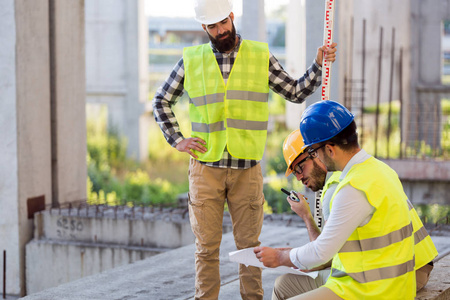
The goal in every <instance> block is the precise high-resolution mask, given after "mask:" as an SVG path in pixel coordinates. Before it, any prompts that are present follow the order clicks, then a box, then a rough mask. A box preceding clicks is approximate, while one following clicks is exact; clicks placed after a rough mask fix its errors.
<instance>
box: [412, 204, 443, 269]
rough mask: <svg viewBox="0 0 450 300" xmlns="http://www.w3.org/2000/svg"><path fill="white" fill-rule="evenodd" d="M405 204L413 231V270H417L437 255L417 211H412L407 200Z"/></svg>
mask: <svg viewBox="0 0 450 300" xmlns="http://www.w3.org/2000/svg"><path fill="white" fill-rule="evenodd" d="M407 202H408V207H409V214H410V216H411V220H412V224H413V230H414V252H415V255H416V264H415V268H416V270H417V269H420V268H422V267H423V266H425V265H426V264H427V263H429V262H430V261H432V260H433V259H434V258H435V257H436V256H437V255H438V252H437V250H436V247H435V246H434V243H433V240H432V239H431V237H430V235H429V234H428V231H427V230H426V229H425V226H423V223H422V221H421V220H420V218H419V215H418V214H417V211H416V210H415V209H414V206H413V205H412V203H411V202H410V201H409V200H407Z"/></svg>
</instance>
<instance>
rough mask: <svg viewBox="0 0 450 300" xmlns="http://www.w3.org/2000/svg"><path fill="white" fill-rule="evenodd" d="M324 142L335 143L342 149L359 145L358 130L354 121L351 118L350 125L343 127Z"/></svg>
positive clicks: (348, 149) (349, 148)
mask: <svg viewBox="0 0 450 300" xmlns="http://www.w3.org/2000/svg"><path fill="white" fill-rule="evenodd" d="M324 143H325V144H336V145H338V146H339V148H341V149H342V150H343V151H350V150H352V149H354V148H357V147H359V143H358V132H357V131H356V123H355V120H353V121H352V122H351V123H350V125H348V126H347V127H345V128H344V130H342V131H341V132H339V133H338V134H337V135H335V136H334V137H332V138H331V139H329V140H327V141H325V142H324Z"/></svg>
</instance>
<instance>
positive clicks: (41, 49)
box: [0, 0, 51, 295]
mask: <svg viewBox="0 0 450 300" xmlns="http://www.w3.org/2000/svg"><path fill="white" fill-rule="evenodd" d="M48 12H49V10H48V0H37V1H13V0H7V1H3V2H2V5H1V6H0V15H1V16H2V17H1V18H0V40H1V41H2V47H1V49H0V99H1V100H0V128H2V130H0V153H2V155H1V156H0V165H1V166H2V167H1V168H0V182H1V183H0V203H1V207H2V209H1V210H0V251H1V252H2V257H3V250H6V256H7V261H6V264H7V273H6V292H7V293H8V294H15V295H24V292H25V281H24V277H25V275H24V274H25V255H24V254H25V253H24V252H25V244H26V243H27V242H28V241H29V240H30V239H31V237H32V220H30V219H28V216H27V199H28V198H33V197H36V196H45V202H46V203H47V204H49V203H50V202H51V156H50V153H51V151H50V149H51V148H50V145H51V143H50V101H49V100H50V89H49V86H50V84H49V81H50V77H49V39H48V33H49V27H48ZM2 265H3V263H2Z"/></svg>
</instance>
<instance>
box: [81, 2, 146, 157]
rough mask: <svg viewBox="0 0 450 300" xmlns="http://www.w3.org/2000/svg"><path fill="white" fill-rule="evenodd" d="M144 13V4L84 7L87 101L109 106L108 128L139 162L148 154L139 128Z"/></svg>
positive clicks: (143, 98) (143, 86)
mask: <svg viewBox="0 0 450 300" xmlns="http://www.w3.org/2000/svg"><path fill="white" fill-rule="evenodd" d="M144 12H145V10H144V0H139V1H126V0H113V1H102V0H92V1H86V28H87V30H86V86H87V93H86V94H87V96H86V101H87V102H88V103H97V104H106V105H107V106H108V126H109V128H114V129H116V130H117V131H118V133H119V134H121V135H123V136H124V137H126V139H127V141H128V149H127V155H128V156H129V157H131V158H134V159H138V160H144V159H145V158H146V156H147V149H148V148H147V143H148V136H147V132H142V131H145V128H146V127H143V128H142V129H141V128H140V125H139V122H140V118H141V116H142V114H143V113H144V108H145V106H144V105H143V103H144V102H146V101H147V100H148V99H147V95H148V80H147V77H148V75H147V71H148V55H147V49H148V42H147V41H148V31H147V23H146V18H145V15H144ZM141 122H142V121H141Z"/></svg>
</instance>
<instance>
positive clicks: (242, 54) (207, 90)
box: [183, 40, 269, 162]
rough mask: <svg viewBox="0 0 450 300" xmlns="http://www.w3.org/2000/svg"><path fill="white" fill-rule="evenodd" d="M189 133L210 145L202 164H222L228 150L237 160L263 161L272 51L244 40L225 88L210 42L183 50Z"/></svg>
mask: <svg viewBox="0 0 450 300" xmlns="http://www.w3.org/2000/svg"><path fill="white" fill-rule="evenodd" d="M183 61H184V72H185V78H184V89H185V90H186V91H187V92H188V94H189V98H190V102H189V117H190V120H191V129H192V133H191V135H192V136H193V137H199V138H202V139H203V140H205V141H206V148H207V149H208V151H207V152H206V153H200V152H195V153H196V154H197V155H198V157H199V158H198V160H200V161H205V162H213V161H218V160H220V158H221V157H222V155H223V151H224V149H225V146H227V149H228V152H229V153H230V154H231V155H232V156H233V157H236V158H243V159H254V160H260V159H262V157H263V154H264V148H265V145H266V138H267V124H268V120H269V106H268V98H269V48H268V46H267V44H266V43H260V42H255V41H247V40H243V41H242V43H241V45H240V49H239V52H238V54H237V57H236V60H235V62H234V64H233V68H232V69H231V72H230V75H229V77H228V80H227V84H226V85H225V82H224V80H223V77H222V74H221V72H220V69H219V66H218V64H217V60H216V58H215V56H214V53H213V52H212V49H211V46H210V45H209V44H204V45H199V46H193V47H187V48H185V49H184V51H183Z"/></svg>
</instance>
